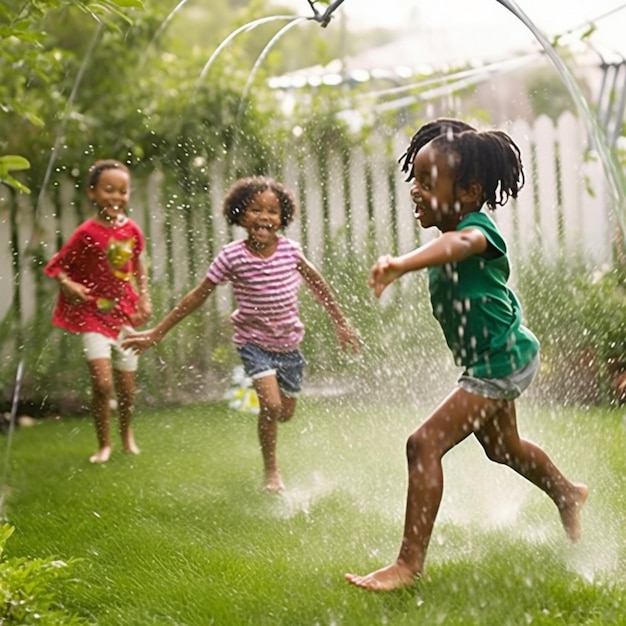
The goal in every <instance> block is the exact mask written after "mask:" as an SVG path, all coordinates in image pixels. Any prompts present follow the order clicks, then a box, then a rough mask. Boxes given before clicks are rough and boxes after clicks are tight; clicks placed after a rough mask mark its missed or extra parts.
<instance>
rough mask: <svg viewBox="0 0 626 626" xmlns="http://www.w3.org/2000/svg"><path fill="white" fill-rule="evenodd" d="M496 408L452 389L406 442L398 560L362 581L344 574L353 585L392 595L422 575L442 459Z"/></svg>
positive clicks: (440, 481) (440, 490)
mask: <svg viewBox="0 0 626 626" xmlns="http://www.w3.org/2000/svg"><path fill="white" fill-rule="evenodd" d="M498 406H499V405H498V402H497V401H495V400H490V399H488V398H483V397H481V396H477V395H474V394H471V393H469V392H467V391H465V390H463V389H455V391H453V392H452V393H451V394H450V395H449V396H448V397H447V398H446V399H445V400H444V401H443V403H442V404H440V405H439V406H438V407H437V408H436V409H435V411H434V412H433V413H432V415H431V416H430V417H429V418H428V419H427V420H426V421H425V422H424V423H423V424H422V425H421V426H419V428H418V429H417V430H416V431H415V432H414V433H413V434H412V435H411V436H410V437H409V440H408V442H407V460H408V469H409V485H408V493H407V500H406V513H405V521H404V534H403V537H402V545H401V548H400V553H399V554H398V557H397V559H396V560H395V562H394V563H392V564H391V565H388V566H387V567H383V568H382V569H379V570H376V571H374V572H372V573H370V574H367V575H366V576H358V575H355V574H346V579H347V580H348V581H349V582H351V583H352V584H353V585H356V586H358V587H362V588H364V589H370V590H373V591H390V590H392V589H396V588H399V587H406V586H409V585H412V584H413V583H414V582H415V579H416V578H418V577H419V576H421V575H422V574H423V571H424V561H425V559H426V551H427V549H428V543H429V541H430V536H431V533H432V530H433V525H434V523H435V518H436V516H437V512H438V510H439V505H440V503H441V497H442V494H443V469H442V464H441V459H442V457H443V455H444V454H445V453H446V452H447V451H448V450H450V449H451V448H452V447H454V446H455V445H456V444H458V443H460V442H461V441H463V439H465V438H466V437H467V436H468V435H469V434H470V433H471V432H472V431H473V430H474V429H475V428H476V427H477V426H478V425H479V424H480V423H482V422H483V421H484V420H485V419H489V417H490V416H492V415H493V414H494V413H495V411H496V410H497V409H498Z"/></svg>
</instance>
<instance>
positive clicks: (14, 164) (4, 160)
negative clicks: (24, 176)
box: [0, 154, 30, 172]
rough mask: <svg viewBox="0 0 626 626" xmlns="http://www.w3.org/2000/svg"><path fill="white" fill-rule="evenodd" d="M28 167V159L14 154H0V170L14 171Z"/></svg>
mask: <svg viewBox="0 0 626 626" xmlns="http://www.w3.org/2000/svg"><path fill="white" fill-rule="evenodd" d="M28 169H30V163H29V162H28V159H25V158H24V157H22V156H17V155H14V154H7V155H5V156H0V172H15V171H18V170H28Z"/></svg>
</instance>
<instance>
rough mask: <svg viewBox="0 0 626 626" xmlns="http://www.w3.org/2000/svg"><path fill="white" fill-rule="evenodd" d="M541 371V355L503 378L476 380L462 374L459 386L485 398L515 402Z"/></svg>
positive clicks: (473, 377)
mask: <svg viewBox="0 0 626 626" xmlns="http://www.w3.org/2000/svg"><path fill="white" fill-rule="evenodd" d="M538 369H539V353H538V352H537V354H536V355H535V356H534V357H533V359H532V361H530V363H528V365H525V366H524V367H522V368H521V369H519V370H517V371H515V372H513V373H511V374H509V375H508V376H504V377H503V378H476V377H475V376H470V375H469V374H467V373H463V374H461V377H460V378H459V380H458V381H457V384H458V386H459V387H461V388H462V389H465V390H466V391H469V392H471V393H475V394H476V395H478V396H482V397H483V398H493V399H494V400H515V398H518V397H519V396H520V395H521V394H522V392H524V391H526V389H528V387H529V386H530V383H531V382H532V381H533V378H534V377H535V374H536V373H537V370H538Z"/></svg>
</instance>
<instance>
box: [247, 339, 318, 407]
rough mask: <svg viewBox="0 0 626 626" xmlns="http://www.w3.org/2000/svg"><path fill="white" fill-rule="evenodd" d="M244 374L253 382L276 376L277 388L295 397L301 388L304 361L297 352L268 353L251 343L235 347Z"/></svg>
mask: <svg viewBox="0 0 626 626" xmlns="http://www.w3.org/2000/svg"><path fill="white" fill-rule="evenodd" d="M237 352H238V353H239V356H240V357H241V360H242V361H243V367H244V369H245V370H246V374H247V375H248V376H249V377H250V378H252V380H255V379H256V378H263V377H264V376H276V380H277V381H278V387H279V388H280V390H281V391H282V392H283V393H284V394H285V395H286V396H297V395H298V393H300V389H301V387H302V377H303V373H304V366H305V365H306V361H305V360H304V357H303V356H302V354H300V351H299V350H292V351H291V352H268V351H267V350H263V348H259V346H256V345H254V344H252V343H246V344H244V345H243V346H237Z"/></svg>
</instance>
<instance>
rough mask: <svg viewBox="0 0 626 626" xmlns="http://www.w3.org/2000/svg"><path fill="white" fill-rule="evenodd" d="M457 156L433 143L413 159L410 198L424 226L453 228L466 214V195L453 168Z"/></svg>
mask: <svg viewBox="0 0 626 626" xmlns="http://www.w3.org/2000/svg"><path fill="white" fill-rule="evenodd" d="M458 158H459V157H458V155H456V154H455V153H454V152H452V151H447V150H446V151H444V150H441V149H438V148H436V147H434V146H433V144H432V142H430V143H427V144H426V145H425V146H423V147H422V148H421V149H420V151H419V152H418V153H417V154H416V155H415V160H414V161H413V176H414V181H413V186H412V187H411V198H412V200H413V202H414V203H415V217H416V218H417V219H418V220H419V222H420V224H421V225H422V227H423V228H430V227H431V226H436V227H437V228H439V230H441V231H447V230H454V229H455V228H456V225H457V224H458V222H459V220H460V218H461V217H462V215H463V214H464V211H463V202H464V200H465V197H466V194H465V193H464V191H463V190H459V189H455V184H454V171H455V167H456V164H457V163H458Z"/></svg>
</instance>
